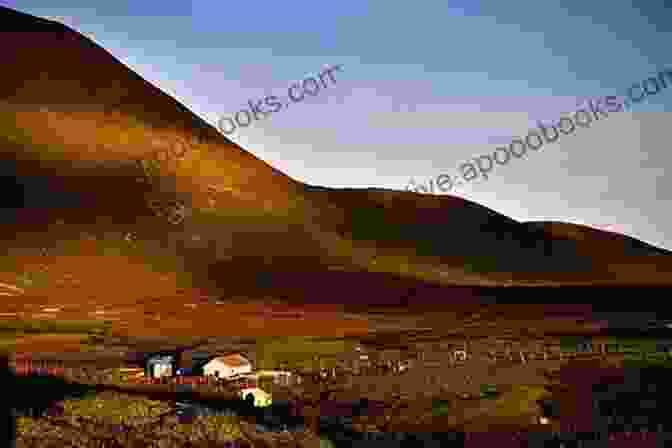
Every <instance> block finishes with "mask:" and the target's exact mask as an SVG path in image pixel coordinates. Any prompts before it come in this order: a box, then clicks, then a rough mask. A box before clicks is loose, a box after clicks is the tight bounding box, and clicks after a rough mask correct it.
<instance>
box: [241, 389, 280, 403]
mask: <svg viewBox="0 0 672 448" xmlns="http://www.w3.org/2000/svg"><path fill="white" fill-rule="evenodd" d="M248 395H252V396H253V397H254V405H255V406H257V407H264V406H270V405H271V404H272V403H273V399H272V398H271V394H269V393H268V392H266V391H264V390H262V389H259V388H258V387H248V388H245V389H241V390H240V397H241V398H242V399H245V398H246V397H247V396H248Z"/></svg>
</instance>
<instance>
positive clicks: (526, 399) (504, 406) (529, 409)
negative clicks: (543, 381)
mask: <svg viewBox="0 0 672 448" xmlns="http://www.w3.org/2000/svg"><path fill="white" fill-rule="evenodd" d="M547 394H548V392H546V389H544V388H543V387H542V386H523V385H521V386H515V387H514V388H513V390H512V391H511V392H509V393H505V394H502V395H501V397H499V398H497V399H496V401H495V404H496V410H495V416H499V417H516V416H520V415H525V414H532V413H535V412H536V411H537V409H538V406H537V400H539V399H541V398H542V397H544V396H546V395H547Z"/></svg>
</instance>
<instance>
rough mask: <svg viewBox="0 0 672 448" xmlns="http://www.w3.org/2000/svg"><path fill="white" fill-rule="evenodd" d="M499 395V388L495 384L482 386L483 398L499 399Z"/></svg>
mask: <svg viewBox="0 0 672 448" xmlns="http://www.w3.org/2000/svg"><path fill="white" fill-rule="evenodd" d="M499 395H500V393H499V392H498V391H497V386H495V385H494V384H481V393H480V397H481V398H497V397H498V396H499Z"/></svg>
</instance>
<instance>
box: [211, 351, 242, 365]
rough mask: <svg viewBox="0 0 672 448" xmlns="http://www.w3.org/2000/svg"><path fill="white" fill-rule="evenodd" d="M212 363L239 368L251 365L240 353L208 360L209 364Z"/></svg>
mask: <svg viewBox="0 0 672 448" xmlns="http://www.w3.org/2000/svg"><path fill="white" fill-rule="evenodd" d="M212 361H218V362H221V363H222V364H224V365H226V366H229V367H241V366H247V365H250V364H251V363H250V361H249V360H248V359H247V358H246V357H244V356H243V355H241V354H240V353H232V354H229V355H224V356H217V357H215V358H213V359H211V360H210V362H212Z"/></svg>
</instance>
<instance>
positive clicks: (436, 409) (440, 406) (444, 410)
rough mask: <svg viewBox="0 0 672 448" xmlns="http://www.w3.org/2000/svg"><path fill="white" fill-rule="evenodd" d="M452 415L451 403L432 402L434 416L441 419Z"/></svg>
mask: <svg viewBox="0 0 672 448" xmlns="http://www.w3.org/2000/svg"><path fill="white" fill-rule="evenodd" d="M449 413H450V401H448V400H440V399H435V400H433V401H432V415H434V416H436V417H441V416H444V415H448V414H449Z"/></svg>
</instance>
